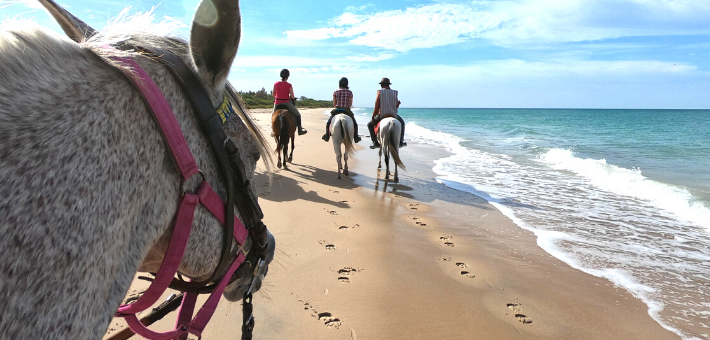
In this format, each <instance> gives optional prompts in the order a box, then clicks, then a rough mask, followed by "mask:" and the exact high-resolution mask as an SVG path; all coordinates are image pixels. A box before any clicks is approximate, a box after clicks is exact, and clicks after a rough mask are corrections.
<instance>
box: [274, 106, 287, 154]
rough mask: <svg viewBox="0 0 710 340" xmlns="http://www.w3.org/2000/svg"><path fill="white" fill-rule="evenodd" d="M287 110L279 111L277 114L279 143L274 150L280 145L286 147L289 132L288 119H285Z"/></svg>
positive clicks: (279, 147)
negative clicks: (279, 126)
mask: <svg viewBox="0 0 710 340" xmlns="http://www.w3.org/2000/svg"><path fill="white" fill-rule="evenodd" d="M287 112H288V111H285V112H284V111H281V113H280V114H279V124H280V125H281V128H280V129H279V145H278V146H277V149H276V150H279V149H281V148H282V147H283V148H285V149H288V138H289V133H288V119H286V113H287ZM289 114H290V113H289Z"/></svg>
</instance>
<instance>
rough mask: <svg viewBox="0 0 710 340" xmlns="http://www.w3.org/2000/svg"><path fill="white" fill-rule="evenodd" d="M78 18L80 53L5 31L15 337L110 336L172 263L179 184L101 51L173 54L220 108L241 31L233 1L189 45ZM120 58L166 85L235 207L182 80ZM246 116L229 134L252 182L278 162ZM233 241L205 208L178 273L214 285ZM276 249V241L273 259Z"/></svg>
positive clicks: (205, 10) (4, 194)
mask: <svg viewBox="0 0 710 340" xmlns="http://www.w3.org/2000/svg"><path fill="white" fill-rule="evenodd" d="M53 14H55V13H53ZM74 19H76V18H74V17H73V16H65V17H64V20H60V24H61V25H62V27H63V28H64V29H65V31H67V33H70V32H74V36H73V37H72V38H75V39H76V40H78V41H80V43H77V42H75V41H72V40H69V39H67V38H64V37H61V36H59V35H57V34H55V33H53V32H51V31H50V30H48V29H46V28H42V27H38V26H36V25H35V26H34V27H29V28H27V27H22V28H19V27H18V28H11V29H9V30H4V31H0V234H1V235H3V236H2V237H0V306H2V308H0V337H2V338H4V339H36V338H42V339H97V338H100V337H101V336H102V335H103V334H104V333H105V331H106V329H107V327H108V324H109V322H110V320H111V318H112V317H113V314H114V313H115V311H116V308H117V307H118V306H119V304H120V303H121V300H122V298H123V297H124V295H125V294H126V291H127V290H128V287H129V285H130V284H131V281H132V280H133V277H134V275H135V273H136V270H137V269H139V268H140V270H141V271H148V272H152V271H155V270H157V267H158V266H159V264H160V262H161V261H162V258H163V255H164V254H165V250H166V248H167V240H168V239H169V236H170V234H171V231H172V229H171V228H170V226H171V222H172V220H173V218H174V214H175V211H176V209H177V204H178V198H179V196H180V175H179V173H178V171H177V169H176V168H175V166H174V164H173V161H172V158H171V156H170V153H169V151H168V149H167V148H166V144H165V143H164V141H163V137H162V136H161V132H160V131H159V129H158V127H157V125H156V124H155V122H154V120H153V118H152V115H151V113H150V112H149V109H148V108H147V107H146V105H145V103H144V102H143V99H142V98H141V95H140V93H138V92H137V91H136V90H135V89H134V88H133V87H132V86H131V85H130V83H129V82H128V81H127V79H126V77H124V76H123V74H122V73H121V72H119V71H117V69H116V67H115V65H109V64H108V63H107V62H106V60H107V58H106V57H108V56H109V55H110V54H111V53H114V52H109V51H107V50H106V49H105V48H103V47H102V46H103V45H106V44H110V43H115V42H118V41H123V42H128V43H132V44H133V45H135V46H143V47H147V48H160V49H163V50H169V51H172V52H173V53H175V54H176V55H178V56H179V57H180V58H181V59H183V60H184V61H185V63H186V64H187V65H190V66H191V68H192V69H193V72H194V73H195V74H196V75H197V76H198V78H199V79H200V80H201V82H202V85H203V87H204V88H205V89H206V90H207V93H208V95H209V97H210V99H211V101H212V104H213V107H218V106H219V105H220V104H221V102H222V98H223V94H224V91H225V86H226V83H227V74H228V72H229V68H230V66H231V63H232V60H233V59H234V57H235V54H236V52H237V47H238V44H239V39H240V34H241V32H240V31H241V28H240V22H241V17H240V13H239V6H238V2H237V1H226V0H225V1H221V0H214V1H204V2H202V3H201V4H200V6H199V8H198V10H197V13H196V15H195V19H194V21H193V23H192V30H191V36H190V42H189V44H188V43H187V42H185V41H182V40H180V39H177V38H172V37H171V38H168V37H164V36H158V35H154V34H151V33H149V32H152V31H153V30H151V28H150V27H137V29H138V30H137V31H135V32H125V31H124V32H120V33H118V34H113V33H110V32H109V31H107V32H95V31H93V30H90V29H88V28H86V27H83V26H81V25H77V23H76V21H75V20H74ZM70 36H72V34H71V33H70ZM121 54H122V56H123V57H129V58H132V59H134V60H135V61H136V62H137V63H138V64H139V65H140V66H141V67H142V68H143V69H144V70H145V71H146V72H148V74H150V76H151V77H152V79H153V80H154V81H155V83H156V84H157V85H158V87H159V88H160V89H161V91H162V93H163V95H164V96H165V98H166V100H167V101H168V103H169V105H170V107H171V108H172V109H173V111H174V112H175V116H176V118H177V120H178V122H179V125H180V127H181V129H182V131H183V133H184V134H185V138H186V140H187V144H188V146H189V148H190V150H191V151H192V153H193V155H194V158H195V160H196V161H197V164H198V166H199V167H200V168H201V170H202V171H203V172H204V174H205V175H206V177H207V180H208V181H209V182H210V184H211V185H212V187H213V188H214V189H215V190H216V192H217V193H218V194H219V195H220V196H222V197H224V196H225V193H226V189H225V187H224V185H223V184H222V181H221V180H220V172H219V170H218V167H217V164H216V162H215V159H214V156H213V154H212V151H211V149H210V146H209V143H208V141H207V140H206V138H205V137H204V136H203V135H202V134H201V133H200V127H199V126H198V125H199V124H198V122H197V120H196V118H195V117H194V115H193V111H194V109H193V106H192V104H191V103H190V101H189V100H188V99H187V98H186V97H185V94H184V93H183V91H182V90H181V88H180V86H179V85H178V84H177V82H176V81H175V79H174V77H172V76H171V74H170V73H169V72H168V71H167V70H166V68H165V67H164V66H162V65H161V64H160V63H157V62H155V61H154V60H151V59H150V58H147V57H145V56H143V55H141V53H139V52H123V53H121ZM237 100H238V99H237ZM240 108H241V109H242V110H239V109H240ZM237 109H238V110H237V111H238V112H237V114H238V117H237V118H235V119H232V120H229V121H227V122H226V123H225V126H224V130H225V132H226V134H227V135H228V137H229V138H231V139H232V140H233V141H234V142H235V143H236V144H237V146H238V148H239V150H240V154H241V160H242V163H243V164H244V167H245V168H244V169H243V171H244V172H245V173H246V174H247V178H248V179H250V180H251V179H253V176H254V170H255V167H256V162H257V160H259V158H260V156H266V157H265V158H268V160H270V155H269V154H268V151H266V150H267V149H266V145H267V143H266V141H265V139H264V137H263V136H261V134H260V132H259V130H258V128H257V127H256V124H255V123H254V122H253V121H252V120H251V118H250V117H249V115H248V114H247V112H245V111H244V110H243V105H237ZM239 118H241V119H239ZM267 164H268V162H267ZM251 183H253V180H252V181H251ZM189 184H190V183H188V185H189ZM249 189H250V190H252V191H253V192H254V190H255V189H254V187H253V186H252V187H251V188H249ZM236 216H239V213H238V212H236ZM222 232H223V230H222V226H221V224H220V223H219V222H218V221H217V220H216V219H215V218H214V217H213V216H212V215H211V214H210V213H209V212H207V211H206V210H205V209H203V208H198V210H197V211H196V213H195V221H194V223H193V230H192V233H191V236H190V239H189V242H188V245H187V250H186V254H185V257H184V258H183V260H182V262H181V264H180V268H179V272H180V273H181V274H182V275H184V276H187V277H189V278H191V279H193V280H201V279H205V278H207V277H209V276H210V275H211V273H212V272H213V271H214V270H215V268H216V266H217V263H218V262H219V256H220V252H221V247H222V241H221V240H222ZM273 247H274V242H273V237H270V240H269V248H270V250H269V252H270V254H269V256H268V257H269V258H268V259H267V260H268V261H270V260H271V258H272V257H273ZM250 273H251V272H250V271H249V270H247V271H246V272H245V271H241V274H244V275H243V276H240V277H239V279H237V280H236V281H235V282H234V283H233V284H232V285H230V287H229V288H228V289H227V290H226V291H225V295H226V296H231V297H234V296H239V295H240V292H242V291H244V290H245V286H246V284H247V283H248V282H251V281H252V277H251V274H250ZM258 285H260V283H259V282H258V283H257V287H254V289H258Z"/></svg>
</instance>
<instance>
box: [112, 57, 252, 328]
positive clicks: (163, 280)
mask: <svg viewBox="0 0 710 340" xmlns="http://www.w3.org/2000/svg"><path fill="white" fill-rule="evenodd" d="M111 58H112V59H113V60H115V61H117V62H119V63H121V64H123V65H125V66H128V69H129V70H130V71H127V72H125V73H126V75H127V76H128V78H129V79H131V81H132V82H133V83H134V84H135V86H136V88H138V89H139V90H140V91H141V93H142V95H143V98H145V101H146V102H147V103H148V105H149V106H150V108H151V110H152V111H153V114H154V116H155V119H156V120H157V122H158V125H159V126H160V129H161V130H162V132H163V137H164V138H165V141H166V142H167V144H168V146H169V149H170V152H171V154H172V156H173V159H174V160H175V163H176V164H177V166H178V169H179V170H180V174H181V176H182V179H183V181H187V180H188V179H189V178H190V177H192V176H193V175H196V174H198V173H199V172H200V170H199V168H198V167H197V163H196V162H195V159H194V157H193V156H192V153H191V152H190V149H189V147H188V146H187V142H186V141H185V136H184V135H183V133H182V130H181V129H180V126H179V125H178V122H177V119H176V118H175V115H174V114H173V111H172V110H171V109H170V105H169V104H168V102H167V101H166V100H165V97H163V94H162V92H161V91H160V89H159V88H158V86H157V85H156V84H155V82H153V80H152V79H151V78H150V76H149V75H148V74H147V73H146V72H145V70H143V68H141V67H140V66H139V65H138V63H136V62H135V61H134V60H132V59H129V58H123V57H111ZM198 203H201V204H202V205H203V206H204V207H205V208H207V210H208V211H209V212H210V213H212V215H214V216H215V217H216V218H217V219H218V220H219V221H220V223H222V224H224V223H225V210H224V209H225V208H224V202H223V201H222V199H221V198H220V197H219V196H218V195H217V193H215V192H214V190H213V189H212V187H210V185H209V183H207V181H205V180H204V178H203V181H202V184H201V185H200V188H199V189H198V191H197V193H190V192H185V193H184V194H183V197H182V198H181V199H180V204H179V208H178V212H177V216H176V218H175V227H174V230H173V234H172V236H171V238H170V245H169V246H168V250H167V252H166V254H165V258H164V259H163V263H162V264H161V266H160V269H159V270H158V273H157V274H156V276H155V280H154V281H153V282H152V284H151V285H150V287H149V288H148V290H146V291H145V293H144V294H143V295H142V296H141V297H140V298H139V299H138V300H136V301H135V302H134V303H132V304H129V305H122V306H120V307H119V308H118V312H117V313H116V316H117V317H122V318H124V319H126V322H127V323H128V326H129V327H130V328H131V329H132V330H133V331H134V332H135V333H137V334H139V335H141V336H143V337H145V338H148V339H154V340H168V339H186V338H187V333H191V334H194V335H197V336H200V335H201V334H202V331H203V330H204V329H205V326H206V325H207V322H209V320H210V318H211V317H212V314H214V311H215V309H216V308H217V304H218V303H219V299H220V297H221V295H222V293H223V292H224V289H225V288H226V287H227V284H228V283H229V280H230V278H231V277H232V275H233V274H234V272H235V271H236V270H237V268H239V265H241V264H242V262H244V260H245V256H244V254H243V253H241V254H239V256H238V257H237V258H236V259H235V260H234V262H233V263H232V265H231V266H230V267H229V269H228V270H227V273H226V274H225V275H224V277H222V279H221V280H220V281H219V284H218V285H217V287H216V288H215V289H214V291H213V292H212V294H211V295H210V297H209V298H208V299H207V301H206V302H205V304H204V305H203V306H202V308H200V310H199V311H198V312H197V314H196V315H195V317H194V318H193V317H192V315H193V311H194V308H195V302H196V300H197V293H193V292H187V293H185V296H184V298H183V300H182V304H181V306H180V312H179V315H178V319H177V323H176V325H175V329H174V330H172V331H169V332H164V333H159V332H154V331H152V330H150V329H148V328H146V327H145V326H144V325H143V324H142V323H141V322H140V321H139V320H138V317H137V316H136V314H137V313H139V312H142V311H144V310H146V309H148V308H150V307H151V306H152V305H153V304H154V303H155V302H156V301H158V299H159V298H160V296H161V295H162V294H163V293H164V292H165V291H166V290H167V288H168V286H169V284H170V282H171V281H172V279H173V278H174V277H175V274H176V273H177V270H178V266H179V265H180V261H181V260H182V257H183V255H184V253H185V247H186V245H187V241H188V239H189V237H190V230H191V229H192V221H193V218H194V213H195V209H196V208H197V204H198ZM248 235H249V234H248V232H247V230H246V228H245V227H244V224H242V222H241V221H240V220H239V219H238V218H236V217H235V218H234V238H235V239H236V240H237V242H238V243H239V245H240V246H241V245H244V242H245V240H246V238H247V237H248Z"/></svg>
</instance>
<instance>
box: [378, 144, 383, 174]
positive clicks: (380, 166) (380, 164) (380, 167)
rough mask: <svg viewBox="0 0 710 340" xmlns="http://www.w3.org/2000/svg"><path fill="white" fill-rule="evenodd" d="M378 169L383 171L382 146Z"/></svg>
mask: <svg viewBox="0 0 710 340" xmlns="http://www.w3.org/2000/svg"><path fill="white" fill-rule="evenodd" d="M377 168H378V169H382V147H381V146H380V161H379V162H378V163H377Z"/></svg>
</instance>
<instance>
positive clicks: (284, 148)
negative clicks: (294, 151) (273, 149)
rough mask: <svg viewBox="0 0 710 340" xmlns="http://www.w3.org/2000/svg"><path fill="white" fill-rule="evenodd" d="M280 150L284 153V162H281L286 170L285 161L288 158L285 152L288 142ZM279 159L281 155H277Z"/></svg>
mask: <svg viewBox="0 0 710 340" xmlns="http://www.w3.org/2000/svg"><path fill="white" fill-rule="evenodd" d="M281 151H282V152H283V154H284V162H283V166H284V169H285V170H288V166H286V161H287V160H288V158H287V157H286V154H287V153H288V144H286V145H284V146H283V148H282V149H281ZM279 159H281V155H279Z"/></svg>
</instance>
